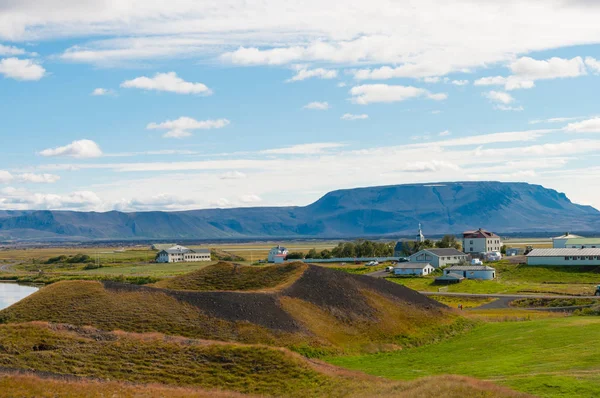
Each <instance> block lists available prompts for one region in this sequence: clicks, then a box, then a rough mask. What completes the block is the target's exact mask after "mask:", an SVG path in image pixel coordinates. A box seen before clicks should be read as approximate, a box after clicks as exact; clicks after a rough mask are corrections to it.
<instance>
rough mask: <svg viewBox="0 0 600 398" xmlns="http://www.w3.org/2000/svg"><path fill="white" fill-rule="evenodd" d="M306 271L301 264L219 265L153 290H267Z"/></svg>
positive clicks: (172, 280)
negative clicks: (262, 265) (263, 265)
mask: <svg viewBox="0 0 600 398" xmlns="http://www.w3.org/2000/svg"><path fill="white" fill-rule="evenodd" d="M305 269H306V265H304V264H303V263H287V264H277V265H269V266H265V267H253V266H245V265H238V264H231V263H226V262H220V263H218V264H214V265H210V266H208V267H205V268H202V269H201V270H198V271H194V272H190V273H189V274H185V275H182V276H178V277H176V278H172V279H166V280H163V281H161V282H158V283H157V284H156V287H161V288H165V289H175V290H193V291H237V290H239V291H252V290H254V291H256V290H270V289H273V288H276V287H279V286H282V285H286V284H289V283H292V282H293V281H294V280H295V279H297V278H298V277H299V276H300V275H301V274H302V272H303V271H304V270H305Z"/></svg>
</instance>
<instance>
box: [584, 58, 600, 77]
mask: <svg viewBox="0 0 600 398" xmlns="http://www.w3.org/2000/svg"><path fill="white" fill-rule="evenodd" d="M585 65H586V66H587V67H588V69H590V70H591V72H592V73H594V74H600V61H598V60H597V59H595V58H592V57H586V58H585Z"/></svg>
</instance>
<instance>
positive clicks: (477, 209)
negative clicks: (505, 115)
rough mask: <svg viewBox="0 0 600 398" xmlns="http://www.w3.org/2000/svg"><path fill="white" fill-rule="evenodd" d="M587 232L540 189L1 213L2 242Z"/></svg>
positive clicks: (468, 186) (588, 214) (377, 192)
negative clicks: (289, 203) (293, 203)
mask: <svg viewBox="0 0 600 398" xmlns="http://www.w3.org/2000/svg"><path fill="white" fill-rule="evenodd" d="M418 223H422V224H423V226H424V230H425V232H426V233H427V232H429V231H431V232H430V233H435V234H438V235H439V234H443V233H459V232H462V231H463V230H467V229H473V228H478V227H485V228H486V229H489V230H493V231H496V232H500V233H516V232H545V233H549V232H557V233H559V232H560V233H562V232H564V231H574V232H593V231H599V230H600V212H598V210H596V209H594V208H592V207H589V206H581V205H577V204H574V203H572V202H571V201H570V200H569V199H568V198H567V197H566V195H565V194H563V193H559V192H557V191H554V190H552V189H546V188H544V187H542V186H539V185H531V184H526V183H501V182H448V183H439V184H406V185H395V186H386V187H371V188H357V189H346V190H340V191H334V192H331V193H328V194H327V195H325V196H324V197H322V198H321V199H319V200H318V201H316V202H315V203H313V204H311V205H308V206H306V207H260V208H239V209H208V210H193V211H182V212H139V213H121V212H117V211H111V212H107V213H95V212H71V211H49V210H48V211H0V239H4V240H7V239H39V240H43V239H64V240H69V239H71V240H80V239H105V240H118V239H180V240H181V239H226V238H250V237H252V238H268V237H290V238H294V237H295V238H298V237H357V236H369V235H394V236H396V235H412V234H414V232H415V229H416V226H417V224H418Z"/></svg>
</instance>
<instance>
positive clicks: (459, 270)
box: [444, 265, 496, 280]
mask: <svg viewBox="0 0 600 398" xmlns="http://www.w3.org/2000/svg"><path fill="white" fill-rule="evenodd" d="M450 274H456V275H462V276H463V277H464V278H467V279H482V280H492V279H495V278H496V270H495V269H494V268H492V267H488V266H487V265H457V266H453V267H448V268H445V269H444V275H450Z"/></svg>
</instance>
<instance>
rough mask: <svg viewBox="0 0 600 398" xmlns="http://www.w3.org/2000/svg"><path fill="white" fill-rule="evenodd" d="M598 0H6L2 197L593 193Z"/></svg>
mask: <svg viewBox="0 0 600 398" xmlns="http://www.w3.org/2000/svg"><path fill="white" fill-rule="evenodd" d="M599 18H600V1H594V0H570V1H566V0H530V1H526V2H524V1H513V0H503V1H496V0H489V1H485V2H482V1H475V0H456V1H453V2H442V1H432V0H418V1H406V0H404V1H391V0H370V1H364V0H360V1H359V0H344V1H341V0H329V1H327V2H323V1H314V0H306V1H303V2H298V1H293V2H292V1H287V0H260V1H258V0H257V1H248V0H221V1H219V2H214V1H210V2H209V1H198V0H169V1H161V0H155V1H147V0H35V1H34V0H0V121H1V125H0V137H1V139H2V140H1V144H2V145H1V147H0V148H1V149H0V156H1V159H2V160H1V162H0V208H1V209H17V210H24V209H55V210H61V209H64V210H67V209H68V210H81V211H84V210H85V211H90V210H93V211H110V210H120V211H150V210H167V211H171V210H187V209H199V208H228V207H246V206H280V205H298V206H303V205H307V204H309V203H311V202H313V201H315V200H317V199H318V198H319V197H321V196H322V195H324V194H326V193H327V192H329V191H332V190H335V189H341V188H353V187H362V186H377V185H394V184H406V183H419V182H444V181H479V180H493V181H507V182H528V183H532V184H541V185H543V186H545V187H547V188H552V189H556V190H558V191H560V192H564V193H566V194H567V196H568V197H569V198H570V199H571V200H572V201H574V202H576V203H580V204H586V205H592V206H595V207H596V208H600V184H598V181H599V178H600V24H599V23H598V20H599Z"/></svg>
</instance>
